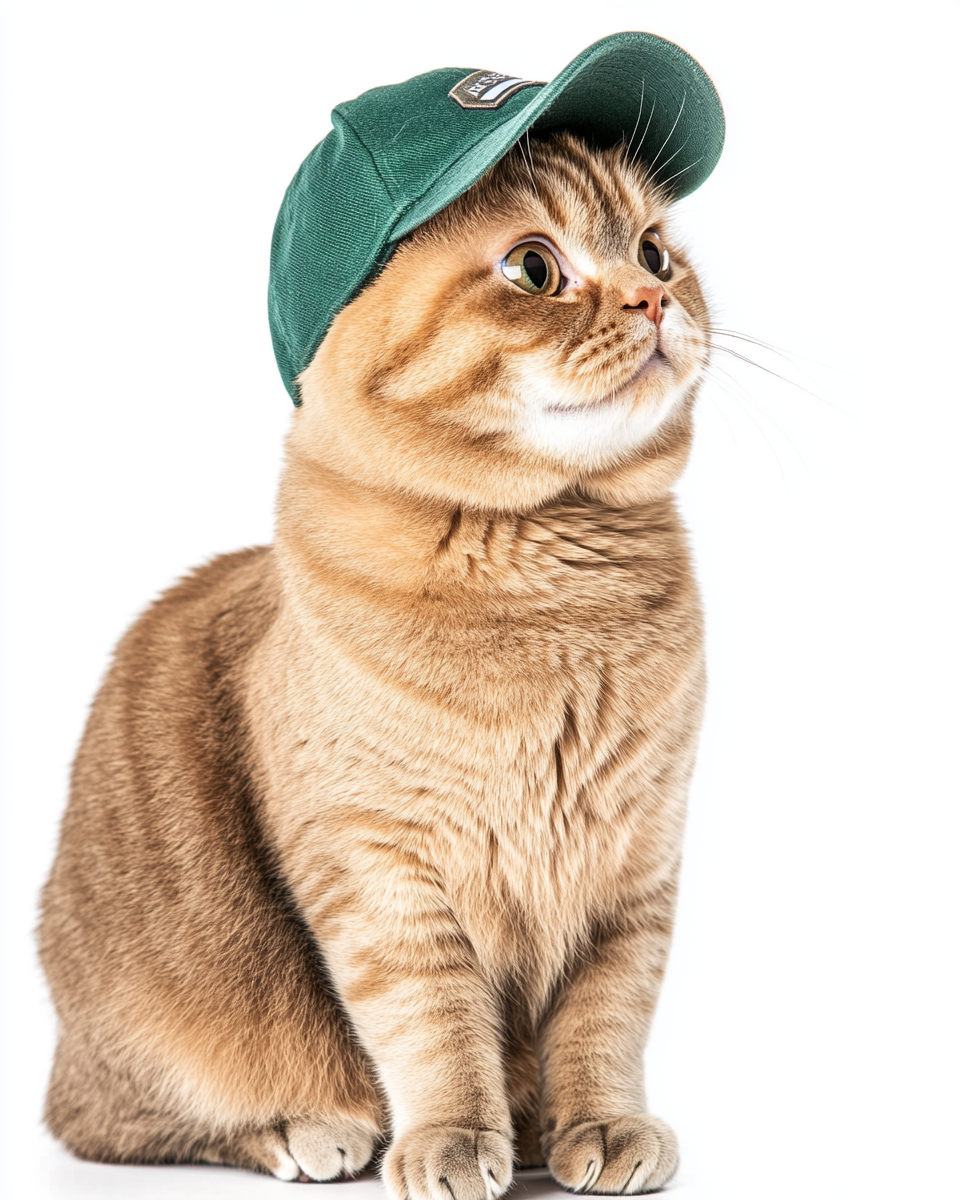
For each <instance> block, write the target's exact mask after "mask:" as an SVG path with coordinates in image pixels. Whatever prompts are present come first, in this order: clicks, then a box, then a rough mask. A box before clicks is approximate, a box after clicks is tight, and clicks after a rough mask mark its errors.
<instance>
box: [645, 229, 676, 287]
mask: <svg viewBox="0 0 960 1200" xmlns="http://www.w3.org/2000/svg"><path fill="white" fill-rule="evenodd" d="M639 258H640V263H641V265H642V266H644V267H646V268H647V270H648V271H649V272H650V274H651V275H656V277H657V278H658V279H669V278H670V253H669V251H668V250H667V248H666V246H665V245H664V244H663V242H661V241H660V238H659V236H658V235H657V233H656V232H655V231H654V230H653V229H648V230H647V231H646V233H644V234H643V236H642V237H641V238H640V254H639Z"/></svg>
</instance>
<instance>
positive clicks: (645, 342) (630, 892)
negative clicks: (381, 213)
mask: <svg viewBox="0 0 960 1200" xmlns="http://www.w3.org/2000/svg"><path fill="white" fill-rule="evenodd" d="M666 207H667V202H666V199H665V198H664V197H663V196H661V195H660V194H659V193H658V192H657V190H656V188H655V187H653V186H652V185H651V184H650V183H649V182H648V181H647V179H646V178H645V177H644V175H643V172H642V170H641V168H640V167H639V166H634V165H632V164H631V163H630V161H629V159H628V157H627V155H626V154H625V153H624V152H623V151H622V150H610V151H603V152H597V151H593V150H591V149H590V148H589V147H587V146H586V145H585V144H583V143H582V142H580V141H578V140H577V139H575V138H573V137H572V136H570V135H567V134H562V135H554V136H552V137H551V138H549V139H545V140H543V141H536V140H535V141H532V142H531V144H530V147H529V158H526V157H524V156H522V155H521V154H520V153H519V150H518V149H515V150H514V151H512V152H511V153H510V154H509V155H508V156H507V157H506V158H505V159H504V160H503V161H501V162H500V163H499V164H498V165H497V166H496V167H494V168H493V169H492V170H491V171H490V172H489V173H488V174H487V176H485V177H484V178H483V179H482V180H481V181H480V182H479V183H478V184H477V185H475V186H474V187H473V188H472V189H471V190H470V191H469V192H468V193H467V194H466V195H465V196H464V197H462V198H461V199H460V200H458V201H456V202H455V203H454V204H453V205H451V206H450V207H449V208H448V209H446V210H444V212H442V213H441V214H440V215H439V216H437V217H435V218H434V219H433V220H432V221H430V222H428V223H427V224H426V225H425V226H424V227H422V228H421V229H420V230H418V231H417V232H416V233H415V234H414V235H412V236H411V237H410V238H409V239H408V240H407V241H406V242H405V243H404V244H403V245H402V246H401V247H400V248H399V249H398V250H397V252H396V253H395V254H394V256H393V257H392V259H391V260H390V262H389V263H388V265H387V266H386V268H385V270H384V271H383V272H382V274H381V275H380V276H379V277H378V278H377V279H376V281H375V282H373V283H372V284H370V285H369V286H368V287H367V288H366V289H365V290H364V291H363V292H362V293H361V294H360V295H359V296H358V297H357V298H356V299H355V300H354V301H353V303H352V304H350V305H349V306H348V307H347V308H346V309H345V310H344V311H343V312H342V313H341V314H340V315H339V316H338V317H337V319H336V321H335V322H334V325H333V327H332V328H331V330H330V332H329V334H328V336H327V337H326V339H325V340H324V341H323V343H322V344H321V346H320V349H319V350H318V352H317V354H316V355H315V357H314V360H313V362H312V363H311V365H310V366H309V367H308V369H307V370H306V371H305V372H304V373H303V375H302V376H301V380H300V384H301V389H302V395H303V398H304V404H303V407H302V409H300V410H298V411H297V413H296V414H295V417H294V420H293V427H292V429H291V432H290V436H289V442H288V454H287V464H286V469H285V472H284V475H283V480H282V483H281V488H280V497H279V504H278V517H277V531H276V542H275V545H274V546H273V547H267V548H261V549H255V550H248V551H243V552H241V553H238V554H234V555H229V556H226V557H223V558H220V559H217V560H216V561H215V562H213V563H211V564H210V565H208V566H206V567H203V568H201V569H200V570H198V571H197V572H196V573H195V574H193V575H191V576H190V577H188V578H187V579H186V580H184V581H183V582H182V583H180V584H179V585H177V586H176V587H174V588H172V589H171V590H170V591H169V592H168V593H167V594H166V595H164V596H163V597H162V598H161V599H160V600H159V601H158V602H157V603H156V604H154V605H153V607H152V608H150V609H149V610H148V611H147V613H146V614H145V615H144V616H143V617H142V618H141V619H140V620H139V621H138V622H137V624H136V625H135V626H134V627H133V628H132V629H131V630H130V632H129V633H128V634H127V635H126V637H125V638H124V639H123V641H122V642H121V644H120V646H119V648H118V650H117V654H116V657H115V659H114V662H113V665H112V667H111V669H110V672H109V674H108V676H107V678H106V681H105V683H104V684H103V687H102V689H101V691H100V693H99V695H98V697H97V699H96V702H95V704H94V707H93V711H92V713H91V716H90V720H89V724H88V727H87V730H86V734H85V736H84V739H83V742H82V745H81V747H80V750H79V753H78V755H77V760H76V764H75V768H74V774H73V786H72V793H71V799H70V804H69V807H68V810H67V813H66V816H65V818H64V823H63V831H62V837H61V842H60V849H59V853H58V856H57V860H56V863H55V865H54V868H53V871H52V874H51V877H50V880H49V882H48V884H47V886H46V889H45V892H44V898H43V920H42V926H41V951H42V958H43V963H44V966H45V969H46V972H47V975H48V978H49V980H50V986H51V989H52V992H53V996H54V1000H55V1003H56V1006H57V1011H58V1014H59V1019H60V1031H61V1032H60V1043H59V1047H58V1050H57V1056H56V1061H55V1064H54V1068H53V1076H52V1079H51V1083H50V1090H49V1096H48V1102H47V1110H46V1117H47V1122H48V1124H49V1126H50V1128H51V1129H52V1130H53V1132H54V1133H55V1134H56V1135H57V1136H58V1137H60V1138H62V1139H63V1141H64V1142H65V1143H66V1144H67V1145H68V1146H69V1147H70V1148H71V1149H72V1150H73V1151H74V1152H75V1153H77V1154H79V1155H81V1156H83V1157H86V1158H93V1159H97V1160H101V1161H111V1162H172V1161H212V1162H228V1163H233V1164H236V1165H240V1166H247V1167H252V1168H254V1169H259V1170H266V1171H272V1172H274V1173H275V1174H277V1175H278V1176H280V1177H281V1178H290V1179H292V1178H304V1179H305V1178H315V1179H325V1178H333V1177H336V1176H338V1175H340V1174H341V1173H350V1172H353V1171H356V1170H359V1169H360V1168H362V1167H363V1166H364V1165H365V1164H366V1163H367V1162H368V1161H369V1160H370V1158H371V1156H372V1155H373V1153H374V1150H375V1147H376V1145H377V1144H378V1143H379V1142H381V1141H385V1140H386V1139H389V1140H390V1146H389V1150H388V1151H387V1152H386V1156H385V1159H384V1162H383V1176H384V1181H385V1183H386V1185H387V1188H388V1190H389V1192H390V1193H391V1194H392V1195H393V1196H394V1197H397V1198H398V1200H399V1198H404V1200H407V1198H408V1200H440V1198H441V1197H448V1196H450V1195H453V1196H454V1197H456V1200H484V1198H486V1197H494V1196H498V1195H500V1194H501V1193H502V1192H503V1191H504V1190H505V1189H506V1188H507V1186H508V1185H509V1183H510V1178H511V1170H512V1160H513V1159H514V1158H516V1159H517V1160H519V1161H520V1162H526V1163H531V1162H538V1161H541V1162H542V1161H546V1163H547V1164H548V1165H549V1167H550V1170H551V1171H552V1173H553V1175H554V1176H555V1178H556V1179H557V1180H559V1182H560V1183H562V1184H564V1185H565V1186H567V1187H570V1188H575V1189H578V1190H582V1191H592V1192H622V1191H627V1192H639V1191H645V1190H649V1189H651V1188H655V1187H657V1186H659V1185H661V1184H663V1183H664V1182H665V1181H666V1180H667V1179H668V1178H669V1177H670V1176H671V1174H672V1173H673V1171H674V1170H675V1169H676V1161H677V1156H676V1143H675V1140H674V1138H673V1135H672V1133H671V1132H670V1131H669V1129H668V1128H667V1127H666V1126H665V1125H664V1124H663V1123H662V1122H660V1121H658V1120H657V1119H656V1118H655V1117H652V1116H650V1115H648V1114H647V1111H646V1102H645V1098H644V1089H643V1079H642V1053H643V1046H644V1041H645V1038H646V1035H647V1031H648V1028H649V1024H650V1020H651V1016H652V1013H653V1009H654V1004H655V1002H656V997H657V993H658V989H659V986H660V980H661V977H662V974H663V969H664V963H665V960H666V955H667V949H668V944H669V940H670V932H671V923H672V914H673V908H674V896H675V891H676V886H677V870H678V865H679V859H680V843H681V834H682V827H683V820H684V804H685V793H686V789H687V784H688V780H689V776H690V771H691V767H692V762H693V756H694V750H695V741H696V733H697V728H698V724H699V720H700V709H701V703H702V694H703V663H702V648H701V627H700V615H699V607H698V599H697V594H696V588H695V584H694V581H693V579H692V575H691V571H690V566H689V562H688V556H687V551H686V548H685V543H684V535H683V531H682V528H681V525H680V522H679V520H678V517H677V514H676V511H675V508H674V504H673V501H672V499H671V497H670V494H669V488H670V486H671V485H672V483H673V482H674V480H675V479H676V477H677V476H678V474H679V472H680V471H681V470H682V467H683V464H684V461H685V459H686V455H687V452H688V448H689V443H690V436H691V410H692V405H693V400H694V392H695V390H696V385H697V383H698V381H699V378H700V376H701V374H702V371H703V368H704V366H705V363H706V356H707V352H708V338H707V333H706V330H707V314H706V309H705V305H704V302H703V299H702V296H701V293H700V290H699V287H698V285H697V281H696V278H695V276H694V274H693V272H692V269H691V268H690V266H689V263H688V262H687V260H686V259H685V257H684V255H683V253H682V251H681V250H680V249H679V248H678V247H677V246H676V245H675V243H674V241H673V240H672V239H671V238H670V236H669V232H668V229H667V226H666V224H665V222H666V215H667V214H666ZM650 227H655V228H656V229H657V230H658V231H659V232H660V235H661V237H663V239H664V241H665V242H666V243H667V244H668V245H669V248H670V252H671V261H672V267H673V275H672V277H671V278H670V280H669V282H666V283H661V282H660V281H658V280H657V279H655V278H654V277H653V276H652V275H651V274H650V273H649V272H648V271H647V270H646V269H645V268H644V267H643V266H641V265H640V263H639V262H638V248H637V247H638V240H639V237H640V234H641V233H642V232H643V231H644V230H645V229H647V228H650ZM531 236H535V237H538V238H540V239H541V240H546V241H548V242H549V243H551V244H552V245H553V246H554V247H555V248H556V249H557V251H558V253H559V254H560V256H561V257H562V259H563V263H564V264H565V270H566V272H567V274H568V278H569V280H570V284H569V287H568V288H567V290H565V291H563V292H561V293H560V294H559V295H556V296H552V297H545V296H531V295H528V294H527V293H525V292H523V291H521V290H520V289H519V288H518V287H516V286H514V284H513V283H511V282H509V281H508V280H507V279H505V278H504V276H503V274H502V273H501V271H500V269H499V266H498V264H499V263H500V261H501V260H502V258H503V256H504V254H505V253H506V252H507V251H508V250H509V249H510V248H511V247H512V246H514V245H516V244H517V243H518V242H520V241H522V240H523V239H524V238H527V237H531ZM638 297H646V298H647V299H648V300H649V301H650V304H649V305H648V304H647V302H646V300H645V301H643V303H641V301H640V299H638ZM658 353H659V354H662V355H663V356H664V357H663V358H662V359H661V358H659V357H656V354H658ZM651 356H653V357H651ZM644 364H647V365H646V367H644Z"/></svg>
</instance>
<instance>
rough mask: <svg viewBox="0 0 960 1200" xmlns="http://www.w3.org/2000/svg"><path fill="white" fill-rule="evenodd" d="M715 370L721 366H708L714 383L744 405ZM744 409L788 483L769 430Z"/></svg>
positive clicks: (794, 447) (795, 450) (784, 480)
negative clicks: (714, 372)
mask: <svg viewBox="0 0 960 1200" xmlns="http://www.w3.org/2000/svg"><path fill="white" fill-rule="evenodd" d="M713 370H720V368H719V367H713V368H711V367H708V368H707V371H708V373H709V374H710V378H711V381H712V382H713V383H714V384H715V385H716V386H717V387H718V388H719V389H720V390H721V391H722V392H723V393H724V394H725V395H726V396H729V397H730V399H731V400H735V401H737V402H738V403H740V404H741V405H742V403H743V400H742V397H740V396H738V395H737V394H736V393H735V392H732V391H731V390H730V389H729V388H728V387H727V386H726V385H725V384H724V382H723V381H722V380H721V379H718V378H717V377H716V375H714V374H712V371H713ZM724 374H726V372H724ZM718 407H719V406H718ZM742 411H743V414H744V416H746V417H747V418H748V420H749V421H750V422H751V424H752V425H753V426H754V428H755V429H756V431H757V432H758V433H759V434H760V436H761V437H762V438H763V440H764V441H765V442H766V443H767V446H768V447H769V448H770V451H771V453H772V454H773V457H774V458H775V459H776V463H777V470H778V471H779V472H780V477H781V478H782V479H783V482H784V483H786V482H787V476H786V472H785V471H784V469H783V463H782V461H781V459H780V455H779V453H778V452H777V448H776V446H775V445H774V444H773V442H772V441H771V440H770V438H769V437H768V436H767V431H766V430H765V429H764V428H763V426H762V425H761V424H760V423H759V422H758V421H757V419H756V417H755V416H754V415H753V413H751V412H749V411H748V410H747V409H746V408H743V409H742ZM731 432H732V430H731ZM780 432H781V433H783V430H781V431H780ZM784 436H786V435H785V434H784ZM734 440H736V439H734ZM787 441H788V442H789V441H790V439H789V438H787ZM790 445H791V447H792V448H793V450H794V452H796V453H797V454H798V456H799V452H798V451H797V448H796V446H793V443H792V442H791V443H790ZM800 461H801V463H802V462H803V459H802V458H801V459H800ZM804 465H806V464H804Z"/></svg>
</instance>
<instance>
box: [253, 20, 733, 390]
mask: <svg viewBox="0 0 960 1200" xmlns="http://www.w3.org/2000/svg"><path fill="white" fill-rule="evenodd" d="M458 85H460V87H459V88H458ZM451 93H453V94H451ZM473 101H476V103H474V102H473ZM641 101H642V103H641ZM332 123H333V129H332V130H331V132H330V133H329V134H328V135H327V136H326V137H325V138H324V140H323V141H322V142H320V144H319V145H318V146H316V147H315V148H314V149H313V150H312V151H311V153H310V154H309V155H308V156H307V158H306V159H305V161H304V162H303V164H302V166H301V167H300V170H299V171H298V172H297V174H296V175H295V176H294V178H293V181H292V183H291V184H290V186H289V188H288V189H287V192H286V195H285V196H284V200H283V204H282V205H281V208H280V213H279V216H278V217H277V223H276V226H275V228H274V233H273V245H272V249H271V257H270V290H269V313H270V328H271V333H272V335H273V345H274V352H275V354H276V357H277V365H278V366H279V368H280V374H281V375H282V376H283V380H284V383H285V384H286V387H287V390H288V391H289V392H290V395H291V396H292V397H293V400H294V403H295V404H296V403H299V398H298V396H297V392H296V384H295V382H294V381H295V379H296V376H297V375H299V373H300V372H301V371H302V370H303V369H304V368H305V367H306V366H307V364H308V363H309V362H310V360H311V358H312V357H313V355H314V353H315V352H316V348H317V346H318V345H319V343H320V341H321V340H322V338H323V336H324V334H325V333H326V331H327V329H328V328H329V327H330V323H331V322H332V320H333V318H334V317H335V316H336V314H337V313H338V312H339V311H340V309H341V308H343V307H344V305H346V304H348V303H349V302H350V300H351V299H352V298H353V297H354V296H355V295H356V293H357V292H358V291H359V290H360V288H361V287H362V286H363V284H364V283H365V282H366V281H367V280H368V279H370V278H371V277H372V276H374V275H375V274H376V273H377V272H378V271H379V270H380V268H381V267H382V266H384V265H385V263H386V261H387V259H388V258H389V257H390V254H391V253H392V251H393V249H394V247H395V246H396V244H397V242H398V241H399V240H400V239H401V238H402V237H404V236H406V234H408V233H410V232H411V231H412V230H413V229H415V228H416V227H417V226H418V225H420V224H422V223H423V222H424V221H426V220H427V219H428V218H429V217H431V216H433V215H434V214H435V213H437V212H439V211H440V209H442V208H445V207H446V206H447V205H448V204H450V203H451V201H453V200H455V199H456V198H457V196H459V195H461V194H462V193H463V192H465V191H466V190H467V188H468V187H470V186H471V184H473V183H475V182H476V181H477V179H479V178H480V176H481V175H482V174H483V173H484V171H486V170H487V169H488V168H489V167H490V166H492V165H493V163H495V162H496V161H497V160H498V159H499V158H501V157H502V156H503V155H504V154H506V152H507V151H508V150H509V149H510V147H511V146H512V145H513V144H514V143H515V142H516V140H517V139H518V138H519V137H520V136H521V134H523V133H524V132H525V130H527V129H530V128H531V127H533V128H534V129H535V130H536V131H538V132H541V131H542V132H547V131H549V130H551V129H569V130H571V131H572V132H575V133H579V134H581V135H583V136H586V137H588V138H591V139H592V140H594V141H595V142H596V143H597V144H599V145H614V144H616V143H617V142H619V141H621V140H622V141H624V142H627V141H628V140H629V139H630V138H631V134H632V135H633V136H634V138H635V139H636V143H639V144H640V156H641V157H642V158H645V159H646V161H647V162H648V163H651V165H654V166H656V167H657V168H658V174H659V173H660V170H661V168H662V167H664V166H665V167H666V169H665V170H663V171H662V174H663V179H664V181H667V183H668V186H670V187H671V189H672V190H673V191H674V193H675V194H676V195H677V196H681V195H686V194H687V193H689V192H692V191H693V190H694V188H696V187H699V185H700V184H701V183H702V182H703V180H704V179H706V177H707V176H708V175H709V174H710V172H711V171H712V170H713V168H714V166H715V165H716V162H717V160H718V159H719V157H720V151H721V149H722V147H723V133H724V125H723V110H722V109H721V107H720V101H719V99H718V97H717V94H716V92H715V90H714V88H713V84H712V83H711V82H710V80H709V78H708V77H707V75H706V74H705V73H704V71H703V70H702V68H701V67H700V66H699V65H698V64H697V63H696V62H695V61H694V60H693V59H692V58H691V57H690V56H689V55H688V54H687V53H686V52H685V51H684V50H681V49H680V47H679V46H676V45H674V44H673V43H672V42H667V41H664V39H662V38H658V37H655V36H654V35H653V34H649V33H619V34H613V35H612V36H611V37H608V38H604V39H603V40H602V41H599V42H597V43H595V44H594V45H593V46H591V47H589V48H588V49H587V50H585V51H584V52H583V53H582V54H580V55H579V56H578V57H577V58H576V59H574V61H573V62H572V63H570V65H569V66H568V67H566V68H565V69H564V70H563V71H562V72H561V73H560V75H558V76H557V78H556V79H554V80H552V81H551V82H550V83H547V84H539V83H534V82H532V81H529V80H524V79H521V78H519V77H515V76H508V75H503V74H501V73H498V72H484V71H476V70H471V68H469V67H465V68H455V67H447V68H442V69H440V70H437V71H429V72H427V73H426V74H424V75H417V76H414V78H413V79H408V80H406V82H404V83H398V84H391V85H389V86H387V87H379V88H373V89H371V90H370V91H368V92H364V93H363V94H362V95H360V96H358V97H357V98H356V99H355V100H350V101H347V102H346V103H345V104H340V105H338V106H337V107H336V108H335V109H334V110H333V113H332ZM658 151H659V152H660V153H659V156H657V152H658Z"/></svg>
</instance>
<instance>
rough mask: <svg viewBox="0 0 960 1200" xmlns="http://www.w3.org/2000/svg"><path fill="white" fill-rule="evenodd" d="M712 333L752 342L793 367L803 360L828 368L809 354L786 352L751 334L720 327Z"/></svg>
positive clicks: (712, 330)
mask: <svg viewBox="0 0 960 1200" xmlns="http://www.w3.org/2000/svg"><path fill="white" fill-rule="evenodd" d="M710 333H711V335H714V334H716V335H718V336H721V337H731V338H736V339H737V340H738V341H741V342H750V343H751V344H752V345H754V346H759V347H760V348H761V349H762V350H768V351H769V352H770V353H771V354H776V356H777V357H778V358H782V359H784V361H786V362H788V363H790V364H792V365H793V366H797V360H798V359H802V360H803V361H804V362H808V363H813V365H814V366H817V367H826V366H827V364H826V363H823V362H820V361H819V360H818V359H815V358H811V357H810V356H809V355H808V354H798V353H797V352H796V351H788V350H784V349H783V347H782V346H775V345H774V344H773V343H772V342H765V341H763V339H762V338H756V337H752V336H751V335H750V334H749V333H741V332H740V331H739V330H737V329H720V328H718V327H711V329H710Z"/></svg>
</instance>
